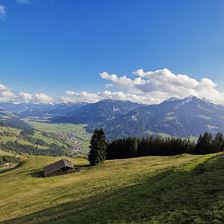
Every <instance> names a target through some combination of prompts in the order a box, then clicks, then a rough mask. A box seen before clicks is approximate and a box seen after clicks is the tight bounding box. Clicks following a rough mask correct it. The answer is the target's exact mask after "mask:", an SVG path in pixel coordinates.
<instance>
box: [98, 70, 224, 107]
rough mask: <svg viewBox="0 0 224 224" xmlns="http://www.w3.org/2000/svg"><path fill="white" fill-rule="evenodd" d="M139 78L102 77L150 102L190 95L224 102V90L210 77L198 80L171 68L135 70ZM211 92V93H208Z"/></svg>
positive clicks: (105, 75) (107, 74)
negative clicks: (173, 71)
mask: <svg viewBox="0 0 224 224" xmlns="http://www.w3.org/2000/svg"><path fill="white" fill-rule="evenodd" d="M134 74H135V75H136V76H138V77H137V78H133V79H131V78H127V76H120V77H118V76H117V75H116V74H111V75H110V74H109V73H107V72H103V73H101V74H100V76H101V78H103V79H106V80H109V81H110V82H112V84H113V85H114V86H115V87H116V88H118V89H125V90H126V92H127V93H129V94H136V95H137V96H138V97H140V99H142V97H143V96H144V97H147V98H148V100H146V101H147V102H146V103H148V104H151V103H159V102H161V101H163V100H166V99H167V98H170V97H178V98H184V97H187V96H189V95H193V96H197V97H199V98H207V99H208V100H210V101H212V102H214V103H218V104H224V92H221V91H219V90H218V89H217V85H216V84H215V83H214V82H213V81H212V80H210V79H208V78H203V79H201V80H196V79H194V78H191V77H189V76H188V75H185V74H174V73H172V72H171V71H170V70H169V69H166V68H165V69H160V70H156V71H148V72H145V71H144V70H142V69H139V70H137V71H136V72H134ZM208 93H209V94H208Z"/></svg>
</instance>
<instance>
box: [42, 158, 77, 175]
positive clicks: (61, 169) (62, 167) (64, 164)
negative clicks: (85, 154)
mask: <svg viewBox="0 0 224 224" xmlns="http://www.w3.org/2000/svg"><path fill="white" fill-rule="evenodd" d="M72 171H74V165H73V164H72V162H71V161H69V160H65V159H62V160H59V161H57V162H55V163H52V164H50V165H48V166H45V167H44V176H45V177H51V176H57V175H61V174H66V173H69V172H72Z"/></svg>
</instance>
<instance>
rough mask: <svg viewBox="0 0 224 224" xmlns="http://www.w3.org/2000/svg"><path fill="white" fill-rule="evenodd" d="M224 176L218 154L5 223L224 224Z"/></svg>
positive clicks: (222, 162) (222, 160) (5, 223)
mask: <svg viewBox="0 0 224 224" xmlns="http://www.w3.org/2000/svg"><path fill="white" fill-rule="evenodd" d="M223 173H224V155H218V156H216V157H215V158H213V159H210V160H208V161H207V162H205V163H203V164H199V165H198V166H197V167H196V168H194V169H193V170H191V171H187V169H169V170H166V171H164V172H161V173H158V174H157V175H155V176H153V177H148V178H145V179H144V180H142V181H141V182H140V183H139V184H136V185H132V186H128V187H124V188H122V189H119V190H116V191H114V192H110V193H105V194H104V195H101V196H98V197H92V198H88V199H86V200H83V201H78V202H77V201H76V202H75V201H74V202H70V203H65V204H61V205H59V206H56V207H52V208H48V209H45V210H42V211H39V212H36V213H33V214H29V215H27V216H23V217H19V218H17V219H11V220H8V221H5V222H2V224H29V223H35V224H36V223H39V224H40V223H41V224H44V223H55V224H63V223H68V224H70V223H75V224H89V223H91V224H92V223H99V224H104V223H105V224H107V223H153V224H155V223H159V224H161V223H166V224H171V223H178V224H179V223H180V224H188V223H189V224H190V223H209V224H210V223H214V224H215V223H216V224H219V223H220V224H221V223H223V220H224V175H223ZM74 197H75V195H74Z"/></svg>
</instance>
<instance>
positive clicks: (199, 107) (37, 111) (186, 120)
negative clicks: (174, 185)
mask: <svg viewBox="0 0 224 224" xmlns="http://www.w3.org/2000/svg"><path fill="white" fill-rule="evenodd" d="M0 108H2V110H5V111H10V113H11V114H12V113H13V114H15V116H16V117H17V118H18V117H19V118H20V119H23V118H26V117H29V118H32V119H47V120H48V121H50V122H53V123H74V124H87V131H89V132H92V130H93V129H94V128H99V127H102V128H103V129H104V130H105V132H106V135H107V137H108V138H117V137H128V136H147V135H160V134H162V135H164V134H166V135H170V136H180V137H191V136H195V137H196V136H198V135H199V134H201V133H203V132H205V131H209V132H211V133H217V132H219V131H221V132H224V106H221V105H215V104H213V103H210V102H209V101H207V100H206V99H199V98H197V97H194V96H190V97H187V98H184V99H177V98H170V99H168V100H166V101H164V102H162V103H160V104H155V105H144V104H138V103H133V102H129V101H118V100H102V101H99V102H96V103H78V104H72V103H70V104H52V105H46V104H25V103H23V104H13V103H1V104H0Z"/></svg>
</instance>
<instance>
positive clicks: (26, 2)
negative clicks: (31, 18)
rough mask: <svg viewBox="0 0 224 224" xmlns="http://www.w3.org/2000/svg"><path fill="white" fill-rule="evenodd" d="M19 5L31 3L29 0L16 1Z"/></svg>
mask: <svg viewBox="0 0 224 224" xmlns="http://www.w3.org/2000/svg"><path fill="white" fill-rule="evenodd" d="M16 2H17V3H18V4H19V5H27V4H29V3H31V0H16Z"/></svg>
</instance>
